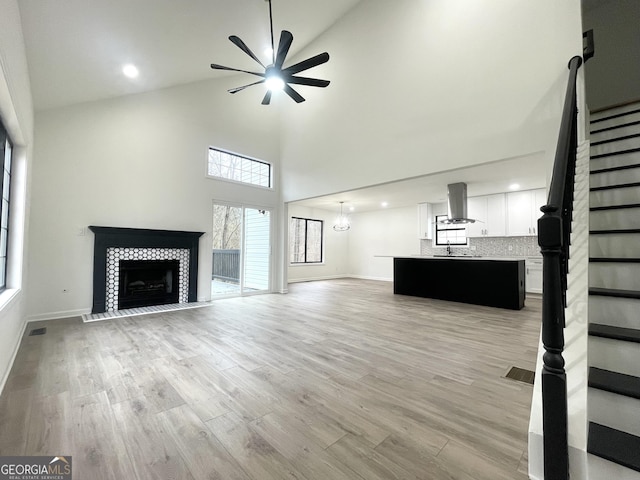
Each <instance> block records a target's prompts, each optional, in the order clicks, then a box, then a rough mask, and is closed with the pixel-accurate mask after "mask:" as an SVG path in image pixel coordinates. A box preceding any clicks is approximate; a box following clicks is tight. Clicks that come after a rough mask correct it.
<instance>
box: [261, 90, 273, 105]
mask: <svg viewBox="0 0 640 480" xmlns="http://www.w3.org/2000/svg"><path fill="white" fill-rule="evenodd" d="M270 103H271V90H267V93H265V94H264V98H263V99H262V105H269V104H270Z"/></svg>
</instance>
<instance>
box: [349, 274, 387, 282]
mask: <svg viewBox="0 0 640 480" xmlns="http://www.w3.org/2000/svg"><path fill="white" fill-rule="evenodd" d="M348 277H351V278H357V279H358V280H376V281H378V282H393V278H388V277H370V276H368V275H348Z"/></svg>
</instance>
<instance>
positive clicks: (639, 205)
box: [589, 203, 640, 212]
mask: <svg viewBox="0 0 640 480" xmlns="http://www.w3.org/2000/svg"><path fill="white" fill-rule="evenodd" d="M626 208H640V203H628V204H626V205H608V206H606V207H591V208H589V211H591V212H597V211H600V210H622V209H626Z"/></svg>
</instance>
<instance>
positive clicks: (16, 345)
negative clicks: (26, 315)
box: [0, 321, 28, 395]
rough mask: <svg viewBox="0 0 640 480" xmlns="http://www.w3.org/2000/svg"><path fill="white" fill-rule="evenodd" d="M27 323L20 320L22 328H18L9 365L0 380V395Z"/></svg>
mask: <svg viewBox="0 0 640 480" xmlns="http://www.w3.org/2000/svg"><path fill="white" fill-rule="evenodd" d="M27 323H28V322H26V321H25V322H22V329H21V330H20V335H18V339H17V342H16V344H15V346H14V347H13V354H12V355H11V361H10V362H9V365H8V367H7V371H6V372H4V375H3V376H2V381H0V395H2V391H3V390H4V386H5V385H6V383H7V380H9V374H10V373H11V369H12V368H13V364H14V362H15V361H16V356H18V350H20V344H21V343H22V337H24V332H25V331H26V330H27Z"/></svg>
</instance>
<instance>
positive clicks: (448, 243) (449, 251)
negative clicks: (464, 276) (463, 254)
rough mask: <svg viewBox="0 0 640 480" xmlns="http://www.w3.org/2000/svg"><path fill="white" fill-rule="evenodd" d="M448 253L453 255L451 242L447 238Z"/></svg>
mask: <svg viewBox="0 0 640 480" xmlns="http://www.w3.org/2000/svg"><path fill="white" fill-rule="evenodd" d="M447 255H451V243H450V242H449V240H447Z"/></svg>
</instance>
